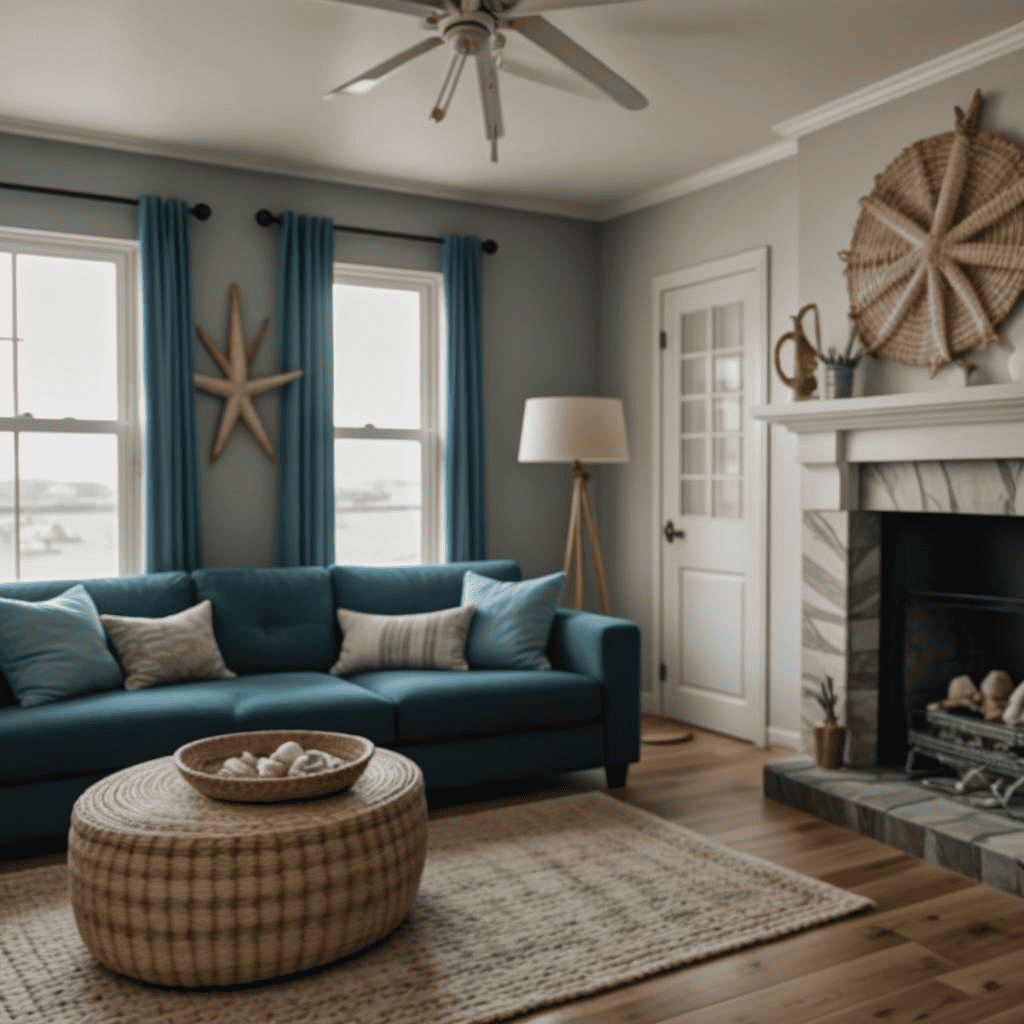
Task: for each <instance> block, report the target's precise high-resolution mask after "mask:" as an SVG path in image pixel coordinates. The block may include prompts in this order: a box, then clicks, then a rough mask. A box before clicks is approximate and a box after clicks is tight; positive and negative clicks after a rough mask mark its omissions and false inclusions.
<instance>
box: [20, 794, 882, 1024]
mask: <svg viewBox="0 0 1024 1024" xmlns="http://www.w3.org/2000/svg"><path fill="white" fill-rule="evenodd" d="M66 887H67V875H66V871H65V869H64V867H63V866H57V867H46V868H35V869H32V870H28V871H20V872H16V873H12V874H6V875H0V1021H3V1022H14V1024H25V1022H32V1024H44V1022H45V1024H114V1022H128V1021H133V1022H134V1021H154V1020H159V1021H160V1022H161V1024H200V1022H201V1024H262V1022H264V1021H274V1022H275V1024H312V1022H318V1024H319V1022H335V1021H336V1022H344V1024H485V1022H490V1021H498V1020H504V1019H507V1018H509V1017H512V1016H515V1015H516V1014H520V1013H524V1012H527V1011H529V1010H533V1009H538V1008H540V1007H544V1006H552V1005H556V1004H558V1003H564V1002H568V1001H570V1000H572V999H576V998H579V997H581V996H586V995H591V994H593V993H595V992H599V991H601V990H603V989H608V988H613V987H615V986H618V985H624V984H626V983H628V982H631V981H636V980H637V979H639V978H643V977H647V976H649V975H652V974H656V973H657V972H659V971H664V970H667V969H668V968H672V967H679V966H681V965H683V964H690V963H694V962H696V961H698V960H706V959H708V958H709V957H713V956H716V955H718V954H721V953H727V952H729V951H730V950H736V949H740V948H741V947H743V946H749V945H752V944H754V943H759V942H766V941H769V940H771V939H775V938H779V937H780V936H783V935H789V934H791V933H793V932H796V931H800V930H801V929H804V928H809V927H812V926H814V925H820V924H823V923H825V922H827V921H833V920H835V919H837V918H840V917H844V916H846V915H848V914H852V913H855V912H856V911H859V910H863V909H864V908H866V907H869V906H871V901H870V900H868V899H865V898H863V897H861V896H857V895H855V894H853V893H848V892H844V891H843V890H841V889H837V888H835V887H833V886H830V885H826V884H825V883H823V882H819V881H816V880H815V879H813V878H807V877H805V876H803V875H798V874H796V873H794V872H792V871H788V870H786V869H785V868H780V867H776V866H775V865H773V864H769V863H768V862H767V861H763V860H760V859H758V858H756V857H750V856H747V855H746V854H742V853H737V852H735V851H733V850H729V849H728V848H726V847H724V846H721V845H719V844H717V843H713V842H711V841H709V840H707V839H705V838H703V837H701V836H698V835H696V834H695V833H693V832H690V831H689V830H687V829H684V828H681V827H679V826H677V825H673V824H670V823H668V822H665V821H663V820H662V819H660V818H657V817H655V816H653V815H651V814H648V813H646V812H644V811H640V810H637V809H635V808H633V807H630V806H628V805H626V804H623V803H620V802H619V801H617V800H614V799H612V798H611V797H608V796H605V795H604V794H601V793H590V794H585V795H581V796H569V797H560V798H558V799H554V800H544V801H538V802H536V803H531V804H526V805H524V806H519V807H508V808H501V809H498V810H491V811H483V812H480V813H475V814H466V815H462V816H459V817H451V818H444V819H439V820H437V821H434V822H432V823H431V825H430V848H429V855H428V860H427V867H426V871H425V872H424V875H423V884H422V887H421V889H420V895H419V899H418V900H417V902H416V905H415V907H414V908H413V912H412V915H411V917H410V918H409V920H408V921H407V922H406V923H405V924H403V925H402V926H401V927H400V928H399V929H398V930H397V931H396V932H394V933H393V934H392V935H391V936H389V937H388V938H387V939H384V940H383V941H382V942H380V943H378V944H377V945H376V946H374V947H373V948H371V949H369V950H367V951H365V952H363V953H362V954H361V955H359V956H355V957H351V958H348V959H346V960H343V961H340V962H338V963H335V964H332V965H330V966H328V967H325V968H322V969H320V970H317V971H313V972H310V973H308V974H305V975H302V976H298V977H292V978H289V979H284V980H281V981H276V982H268V983H265V984H261V985H256V986H252V987H249V988H244V989H232V990H203V991H184V990H176V989H162V988H154V987H152V986H149V985H145V984H143V983H141V982H135V981H132V980H130V979H128V978H123V977H120V976H117V975H114V974H112V973H110V972H109V971H107V970H106V969H105V968H103V967H101V966H100V965H99V964H97V963H96V962H95V961H94V960H92V959H91V958H90V956H89V954H88V952H87V951H86V949H85V946H84V945H83V944H82V942H81V940H80V939H79V937H78V931H77V928H76V926H75V923H74V918H73V917H72V914H71V908H70V905H69V903H68V899H67V893H66Z"/></svg>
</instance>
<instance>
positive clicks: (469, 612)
mask: <svg viewBox="0 0 1024 1024" xmlns="http://www.w3.org/2000/svg"><path fill="white" fill-rule="evenodd" d="M475 611H476V605H473V604H468V605H466V606H465V607H463V608H445V609H443V610H442V611H439V612H421V613H419V614H417V615H370V614H367V613H366V612H353V611H349V610H348V609H347V608H339V609H338V622H339V623H340V624H341V634H342V638H341V654H340V655H339V657H338V660H337V662H335V664H334V667H333V668H332V669H331V672H332V673H333V674H334V675H336V676H343V675H348V674H349V673H350V672H363V671H365V670H366V669H372V668H447V669H455V670H456V671H459V672H465V671H467V670H468V669H469V665H468V664H467V663H466V637H467V636H469V624H470V622H471V621H472V620H473V613H474V612H475Z"/></svg>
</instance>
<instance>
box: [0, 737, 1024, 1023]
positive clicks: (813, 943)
mask: <svg viewBox="0 0 1024 1024" xmlns="http://www.w3.org/2000/svg"><path fill="white" fill-rule="evenodd" d="M694 733H695V735H694V738H693V740H691V741H690V742H687V743H681V744H676V745H671V746H655V745H646V744H645V745H644V747H643V753H642V757H641V761H640V763H639V764H638V765H634V766H633V768H632V769H631V771H630V777H629V783H628V785H627V786H626V787H625V788H624V789H621V790H618V791H617V792H615V793H613V795H614V796H616V797H618V798H619V799H622V800H625V801H626V802H628V803H631V804H633V805H635V806H637V807H642V808H644V809H645V810H648V811H650V812H652V813H654V814H658V815H660V816H662V817H664V818H666V819H668V820H670V821H674V822H677V823H679V824H681V825H685V826H687V827H688V828H691V829H693V830H694V831H695V832H700V833H702V834H704V835H707V836H710V837H712V838H714V839H717V840H719V841H721V842H724V843H726V844H728V845H729V846H732V847H734V848H735V849H738V850H744V851H746V852H748V853H751V854H755V855H757V856H759V857H764V858H765V859H766V860H770V861H773V862H775V863H777V864H782V865H785V866H786V867H789V868H792V869H794V870H796V871H800V872H802V873H804V874H808V875H812V876H814V877H815V878H821V879H824V880H825V881H827V882H831V883H832V884H833V885H838V886H842V887H843V888H846V889H850V890H852V891H854V892H858V893H862V894H864V895H866V896H870V897H871V898H872V899H873V900H874V901H875V903H876V909H875V910H874V911H873V912H870V913H867V914H862V915H860V916H858V917H855V918H852V919H850V920H848V921H840V922H837V923H835V924H830V925H826V926H825V927H823V928H816V929H813V930H811V931H808V932H803V933H801V934H799V935H794V936H792V937H790V938H787V939H781V940H779V941H777V942H772V943H768V944H766V945H763V946H757V947H754V948H752V949H749V950H744V951H741V952H739V953H733V954H730V955H728V956H723V957H720V958H718V959H716V960H711V961H708V962H705V963H702V964H696V965H694V966H692V967H687V968H683V969H681V970H678V971H671V972H668V973H666V974H663V975H659V976H657V977H655V978H650V979H648V980H646V981H642V982H638V983H636V984H633V985H629V986H626V987H624V988H620V989H616V990H614V991H611V992H607V993H604V994H603V995H599V996H595V997H593V998H591V999H586V1000H581V1001H579V1002H575V1003H570V1004H568V1005H566V1006H561V1007H557V1008H555V1009H552V1010H547V1011H542V1012H540V1013H536V1014H532V1015H530V1016H527V1017H522V1018H519V1020H520V1021H524V1022H531V1024H570V1022H572V1024H662V1022H664V1024H880V1022H883V1024H910V1022H924V1021H926V1022H928V1024H1024V901H1022V900H1021V899H1020V898H1019V897H1017V896H1014V895H1011V894H1009V893H1004V892H1000V891H997V890H995V889H992V888H989V887H988V886H985V885H981V884H980V883H977V882H973V881H971V880H970V879H967V878H964V877H962V876H960V875H957V874H954V873H952V872H950V871H945V870H943V869H942V868H938V867H935V866H933V865H931V864H928V863H926V862H925V861H921V860H918V859H916V858H915V857H911V856H909V855H908V854H905V853H902V852H900V851H899V850H896V849H893V848H892V847H889V846H885V845H883V844H881V843H877V842H874V841H873V840H870V839H865V838H863V837H861V836H858V835H855V834H854V833H852V832H848V831H846V830H845V829H842V828H839V827H837V826H834V825H829V824H827V823H825V822H823V821H821V820H819V819H818V818H815V817H813V816H812V815H809V814H805V813H803V812H802V811H797V810H794V809H793V808H790V807H786V806H784V805H782V804H777V803H774V802H772V801H770V800H765V799H764V797H763V796H762V794H761V765H762V764H763V762H764V761H765V760H768V759H770V758H772V757H779V756H783V755H785V754H786V753H788V751H787V750H786V749H785V748H780V747H775V748H769V749H768V750H758V749H756V748H754V747H751V746H749V745H747V744H745V743H741V742H738V741H736V740H730V739H726V738H725V737H721V736H716V735H713V734H711V733H706V732H701V731H700V730H694ZM590 789H601V790H603V789H604V773H603V772H600V771H594V772H580V773H578V774H576V775H572V776H567V777H566V778H565V779H564V780H562V781H560V782H559V784H558V785H556V786H549V787H544V788H538V787H532V788H524V787H508V788H505V789H503V790H502V791H501V792H500V793H496V792H495V791H494V790H493V789H491V790H488V791H487V793H486V794H482V793H476V794H465V793H462V794H458V795H457V797H456V796H454V795H453V796H452V797H450V798H449V799H448V800H446V801H434V803H435V804H437V805H436V806H433V807H432V809H431V816H432V817H445V816H449V815H453V814H464V813H467V812H472V811H475V810H482V809H484V808H486V807H491V806H496V805H500V804H507V803H512V802H514V803H520V802H526V801H531V800H540V799H546V798H549V797H553V796H560V795H564V794H566V793H571V792H579V791H582V790H590ZM470 795H472V796H484V795H486V799H477V800H474V801H471V802H467V796H470ZM59 859H60V858H59V856H57V855H52V854H51V855H46V856H44V857H41V858H37V859H33V860H21V861H14V862H7V863H6V864H0V870H12V869H17V868H21V867H32V866H35V865H36V864H38V863H52V862H53V861H54V860H59Z"/></svg>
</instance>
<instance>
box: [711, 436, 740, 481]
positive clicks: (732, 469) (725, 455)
mask: <svg viewBox="0 0 1024 1024" xmlns="http://www.w3.org/2000/svg"><path fill="white" fill-rule="evenodd" d="M711 449H712V456H711V472H712V473H714V474H716V475H718V476H739V475H740V459H741V456H740V439H739V438H738V437H715V438H712V440H711Z"/></svg>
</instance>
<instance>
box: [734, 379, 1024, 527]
mask: <svg viewBox="0 0 1024 1024" xmlns="http://www.w3.org/2000/svg"><path fill="white" fill-rule="evenodd" d="M751 415H752V416H753V417H754V418H755V419H758V420H763V421H765V422H767V423H772V424H777V425H779V426H784V427H786V428H787V429H788V430H791V431H792V432H793V433H795V434H796V435H797V461H798V462H799V463H800V465H801V504H802V506H803V508H805V509H833V510H850V509H856V508H857V500H858V499H857V472H858V470H857V467H858V465H859V464H861V463H885V462H935V461H944V462H945V461H961V460H985V459H1024V384H1021V383H1013V384H986V385H980V386H977V387H964V388H958V389H952V390H948V391H919V392H912V393H909V394H898V395H871V396H865V397H862V398H838V399H809V400H807V401H803V402H791V403H789V404H786V405H760V406H756V407H754V408H753V409H752V410H751Z"/></svg>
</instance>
